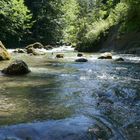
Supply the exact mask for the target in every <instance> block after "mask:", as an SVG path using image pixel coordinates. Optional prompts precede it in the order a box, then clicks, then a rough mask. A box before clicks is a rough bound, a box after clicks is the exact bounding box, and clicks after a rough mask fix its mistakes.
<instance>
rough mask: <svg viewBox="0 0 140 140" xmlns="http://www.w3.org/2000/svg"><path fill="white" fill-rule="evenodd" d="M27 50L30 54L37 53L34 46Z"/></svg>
mask: <svg viewBox="0 0 140 140" xmlns="http://www.w3.org/2000/svg"><path fill="white" fill-rule="evenodd" d="M26 51H27V53H28V54H33V55H36V52H35V49H34V48H27V49H26Z"/></svg>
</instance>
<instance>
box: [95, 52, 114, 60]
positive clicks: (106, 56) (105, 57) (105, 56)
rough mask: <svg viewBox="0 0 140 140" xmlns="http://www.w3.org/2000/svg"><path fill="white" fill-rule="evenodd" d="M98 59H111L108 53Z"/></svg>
mask: <svg viewBox="0 0 140 140" xmlns="http://www.w3.org/2000/svg"><path fill="white" fill-rule="evenodd" d="M98 59H112V54H111V53H109V52H106V53H103V54H101V56H99V57H98Z"/></svg>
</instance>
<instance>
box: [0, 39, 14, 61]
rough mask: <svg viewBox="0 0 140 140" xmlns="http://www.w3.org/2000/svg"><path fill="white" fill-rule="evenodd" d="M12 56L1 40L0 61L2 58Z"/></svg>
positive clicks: (7, 58)
mask: <svg viewBox="0 0 140 140" xmlns="http://www.w3.org/2000/svg"><path fill="white" fill-rule="evenodd" d="M10 58H11V56H10V54H9V53H8V51H7V49H6V48H5V47H4V45H3V44H2V42H1V41H0V61H1V60H10Z"/></svg>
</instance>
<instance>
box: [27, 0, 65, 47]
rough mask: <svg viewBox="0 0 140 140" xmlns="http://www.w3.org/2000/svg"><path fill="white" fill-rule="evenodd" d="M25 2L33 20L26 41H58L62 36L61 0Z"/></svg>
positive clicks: (51, 42) (45, 42) (50, 42)
mask: <svg viewBox="0 0 140 140" xmlns="http://www.w3.org/2000/svg"><path fill="white" fill-rule="evenodd" d="M26 4H27V6H28V7H29V8H30V9H31V11H32V13H33V20H35V23H34V25H33V27H32V29H31V30H30V31H31V33H32V34H31V36H30V37H29V40H28V42H29V43H31V42H36V41H38V42H42V43H44V44H55V43H56V42H59V41H60V40H61V38H62V26H61V18H60V15H61V8H60V6H61V0H47V1H45V0H42V1H40V0H32V1H28V0H26Z"/></svg>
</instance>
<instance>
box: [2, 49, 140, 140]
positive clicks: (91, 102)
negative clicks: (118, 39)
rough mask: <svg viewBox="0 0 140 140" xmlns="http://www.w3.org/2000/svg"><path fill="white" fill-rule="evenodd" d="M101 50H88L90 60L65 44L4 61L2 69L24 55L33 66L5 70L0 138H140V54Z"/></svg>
mask: <svg viewBox="0 0 140 140" xmlns="http://www.w3.org/2000/svg"><path fill="white" fill-rule="evenodd" d="M10 52H13V50H10ZM59 53H61V54H63V55H64V57H63V58H56V55H57V54H59ZM100 55H101V54H93V53H83V56H82V58H86V59H87V60H88V61H86V62H75V60H76V59H79V57H77V52H76V51H74V50H73V48H71V47H60V48H55V49H50V50H47V51H45V54H44V55H29V54H26V53H14V55H12V56H13V57H12V59H11V60H10V61H1V62H0V69H3V68H4V67H7V66H8V65H9V63H11V62H12V61H13V60H16V59H19V60H24V61H25V62H26V63H27V64H28V66H29V69H30V70H31V72H30V73H29V74H27V75H22V76H21V75H20V76H13V75H12V76H9V75H5V74H3V73H0V83H1V84H0V126H1V127H0V140H138V139H139V137H140V133H139V129H140V119H139V118H140V111H139V107H140V84H139V83H140V56H138V55H130V54H119V55H117V54H113V56H112V58H113V59H109V60H108V59H104V60H101V59H97V58H98V57H100ZM120 57H121V58H123V59H124V61H115V59H117V58H120Z"/></svg>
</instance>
